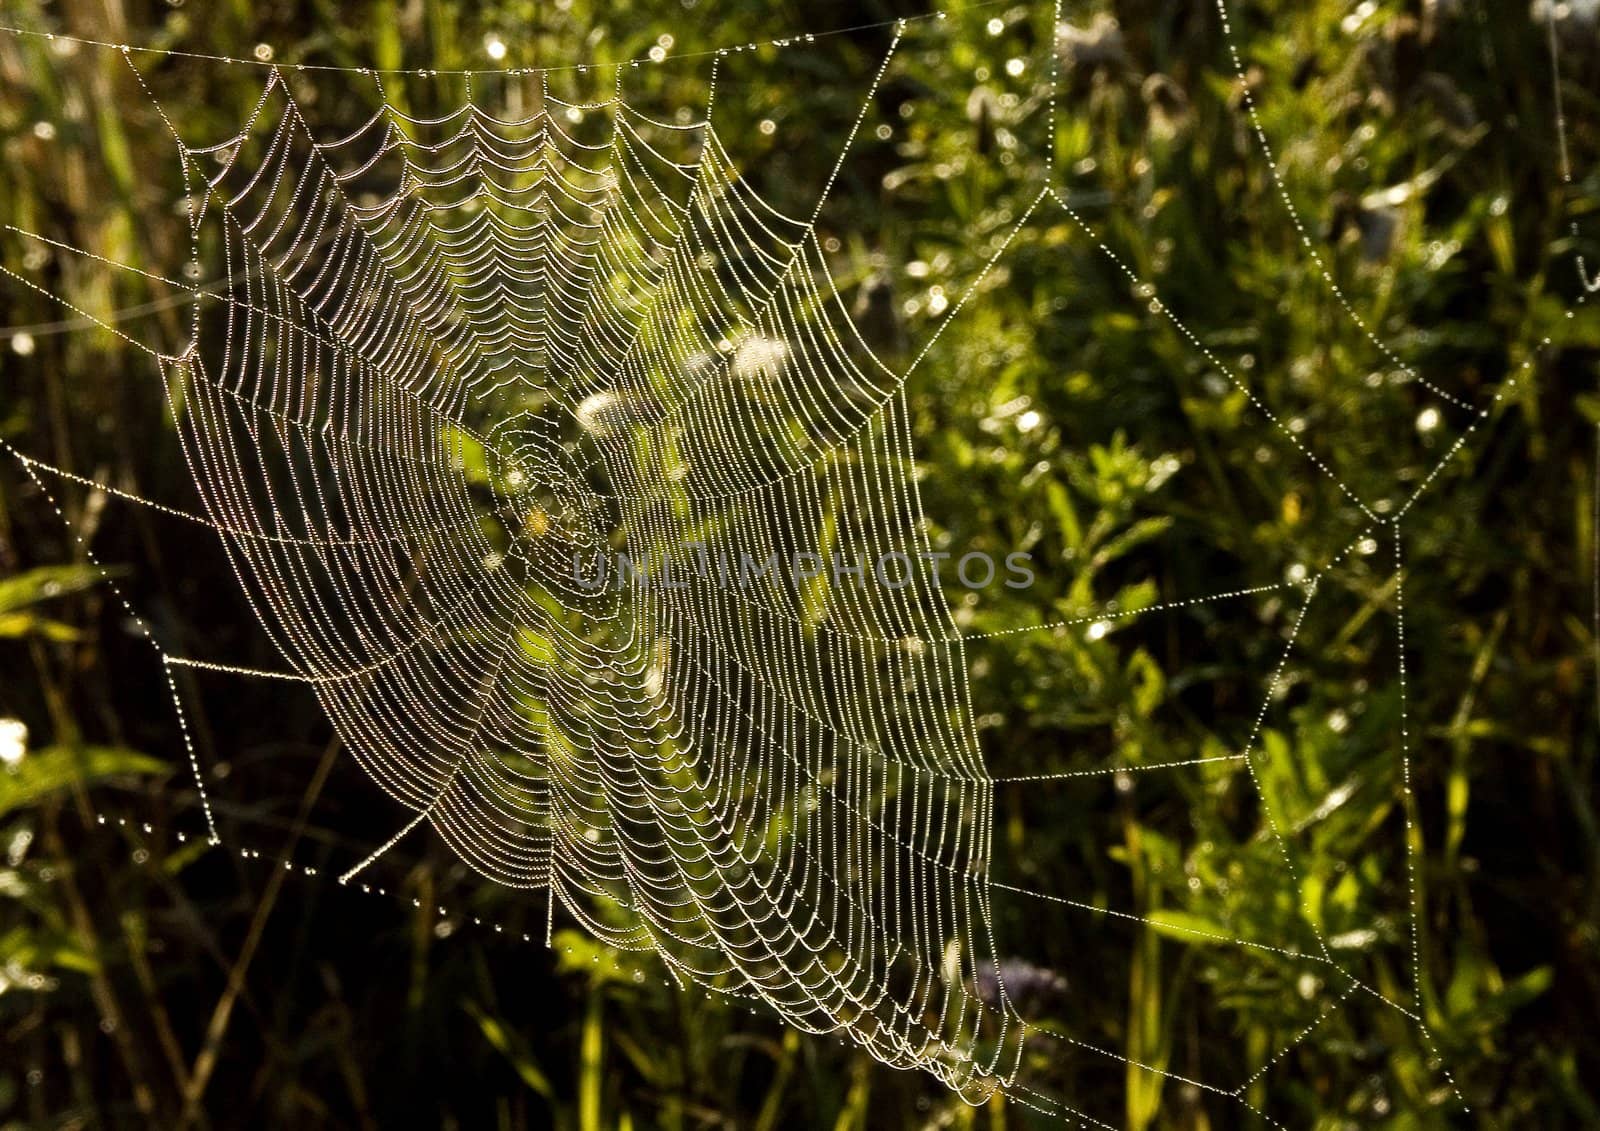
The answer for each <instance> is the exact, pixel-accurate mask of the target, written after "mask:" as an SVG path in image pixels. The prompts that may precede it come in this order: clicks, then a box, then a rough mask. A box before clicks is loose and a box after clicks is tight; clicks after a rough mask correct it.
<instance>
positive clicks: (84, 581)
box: [0, 565, 107, 613]
mask: <svg viewBox="0 0 1600 1131" xmlns="http://www.w3.org/2000/svg"><path fill="white" fill-rule="evenodd" d="M106 572H107V571H102V570H100V569H98V568H96V567H95V566H87V565H59V566H40V567H39V568H38V569H30V570H28V571H26V572H24V573H19V574H16V575H15V576H13V577H7V578H4V579H0V613H14V612H16V611H17V610H19V609H25V608H27V607H28V606H29V605H36V604H38V603H39V602H41V601H48V600H50V599H52V598H54V597H65V596H66V595H67V594H69V593H79V592H82V591H83V590H85V589H88V588H91V587H92V586H94V585H96V584H98V583H99V582H100V580H101V579H102V578H104V577H105V576H106Z"/></svg>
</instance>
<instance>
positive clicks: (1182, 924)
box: [1146, 908, 1235, 945]
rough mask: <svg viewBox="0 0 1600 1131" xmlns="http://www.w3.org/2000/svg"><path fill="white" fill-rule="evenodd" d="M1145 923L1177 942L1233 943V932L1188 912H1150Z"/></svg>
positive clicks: (1198, 943) (1166, 909) (1167, 910)
mask: <svg viewBox="0 0 1600 1131" xmlns="http://www.w3.org/2000/svg"><path fill="white" fill-rule="evenodd" d="M1146 921H1147V922H1148V923H1149V924H1150V926H1151V927H1152V928H1154V929H1155V931H1156V933H1157V934H1160V935H1164V936H1166V937H1167V938H1169V939H1175V940H1177V941H1178V942H1184V943H1191V944H1194V945H1206V944H1209V943H1225V942H1234V941H1235V936H1234V933H1233V931H1231V930H1230V929H1228V928H1227V927H1224V926H1223V925H1222V924H1221V923H1217V922H1214V921H1213V920H1211V919H1207V918H1205V917H1204V916H1201V915H1195V914H1192V913H1190V912H1188V911H1175V910H1171V909H1168V908H1160V909H1158V910H1156V911H1152V912H1150V914H1149V916H1148V917H1147V918H1146Z"/></svg>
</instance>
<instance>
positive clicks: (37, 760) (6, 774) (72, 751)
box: [0, 746, 172, 815]
mask: <svg viewBox="0 0 1600 1131" xmlns="http://www.w3.org/2000/svg"><path fill="white" fill-rule="evenodd" d="M171 768H172V767H171V766H169V765H168V764H167V763H165V762H162V761H160V760H159V759H156V758H151V757H150V756H149V755H146V754H140V753H139V752H138V751H135V750H125V749H123V748H121V747H117V746H46V747H44V748H42V749H39V750H34V751H30V752H29V753H28V754H25V755H24V756H23V758H22V760H21V761H20V762H18V763H17V764H16V765H15V766H13V767H12V768H10V769H9V770H6V771H3V772H0V815H3V814H6V813H10V812H12V811H13V810H16V809H22V808H25V807H26V806H29V805H37V804H38V803H39V802H41V801H43V800H44V799H45V798H47V797H50V796H51V795H53V794H56V793H60V792H63V791H64V790H66V789H68V788H70V787H71V786H72V785H73V784H74V783H82V784H84V785H90V784H92V783H94V782H99V781H104V780H106V779H108V778H117V777H134V776H152V777H154V776H162V775H165V774H166V773H168V772H169V771H170V770H171Z"/></svg>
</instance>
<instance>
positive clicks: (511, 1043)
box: [466, 1001, 555, 1100]
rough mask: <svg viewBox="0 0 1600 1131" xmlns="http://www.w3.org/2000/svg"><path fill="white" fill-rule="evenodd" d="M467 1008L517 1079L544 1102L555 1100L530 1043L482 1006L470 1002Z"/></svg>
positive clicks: (552, 1090)
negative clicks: (530, 1047) (543, 1099)
mask: <svg viewBox="0 0 1600 1131" xmlns="http://www.w3.org/2000/svg"><path fill="white" fill-rule="evenodd" d="M466 1009H467V1012H468V1013H470V1014H471V1015H472V1019H473V1020H474V1021H476V1022H477V1023H478V1028H479V1029H480V1030H481V1031H482V1033H483V1036H484V1039H485V1040H487V1041H488V1042H489V1043H490V1044H491V1045H493V1046H494V1048H495V1051H496V1052H498V1053H499V1054H500V1055H501V1056H503V1057H505V1058H506V1060H508V1061H509V1062H510V1063H511V1067H512V1069H514V1070H515V1071H516V1074H517V1078H518V1079H520V1080H521V1081H522V1082H523V1083H524V1084H526V1085H528V1087H529V1088H530V1089H532V1090H533V1091H534V1092H537V1093H538V1094H539V1095H541V1096H543V1097H544V1098H545V1099H547V1100H553V1099H555V1089H554V1088H552V1087H551V1086H550V1079H549V1077H547V1076H546V1075H545V1074H544V1073H543V1072H542V1071H541V1070H540V1069H539V1066H538V1064H536V1063H535V1062H534V1059H533V1053H532V1052H530V1051H529V1049H528V1044H527V1042H526V1041H524V1040H523V1039H522V1038H521V1037H520V1036H518V1035H517V1034H516V1033H513V1032H512V1031H511V1030H509V1029H507V1028H506V1027H505V1025H503V1024H502V1023H501V1021H500V1019H499V1018H498V1017H491V1016H489V1014H488V1013H487V1012H485V1011H484V1009H483V1008H482V1007H481V1006H479V1005H477V1004H475V1003H473V1002H470V1001H469V1002H467V1004H466Z"/></svg>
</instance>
